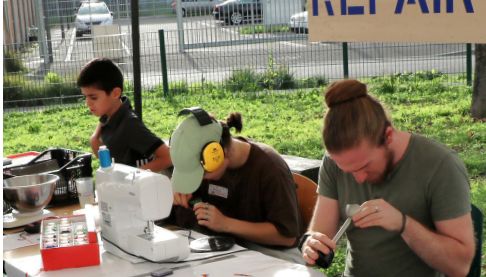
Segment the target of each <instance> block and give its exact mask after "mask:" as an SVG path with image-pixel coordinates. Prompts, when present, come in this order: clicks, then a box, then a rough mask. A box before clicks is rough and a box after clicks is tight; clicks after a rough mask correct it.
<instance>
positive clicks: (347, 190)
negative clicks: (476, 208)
mask: <svg viewBox="0 0 486 277" xmlns="http://www.w3.org/2000/svg"><path fill="white" fill-rule="evenodd" d="M318 192H319V194H321V195H323V196H325V197H329V198H332V199H336V200H338V202H339V211H340V216H341V221H344V220H345V218H346V212H345V208H346V205H347V204H359V205H361V204H363V203H364V202H366V201H368V200H372V199H379V198H382V199H384V200H385V201H387V202H388V203H390V204H391V205H392V206H393V207H395V208H396V209H398V210H399V211H402V212H404V213H405V214H407V215H408V216H410V217H412V218H414V219H415V220H417V221H418V222H420V223H421V224H423V225H424V226H426V227H427V228H430V229H432V230H435V225H434V222H435V221H442V220H447V219H452V218H456V217H459V216H462V215H465V214H467V213H469V212H470V211H471V202H470V184H469V178H468V175H467V172H466V168H465V166H464V163H463V162H462V161H461V159H460V158H459V156H458V155H457V153H456V152H454V151H453V150H451V149H449V148H447V147H446V146H445V145H443V144H441V143H439V142H437V141H435V140H432V139H429V138H426V137H424V136H421V135H417V134H412V136H411V139H410V143H409V146H408V148H407V150H406V152H405V155H404V156H403V158H402V159H401V161H400V162H399V163H398V165H397V166H396V167H395V168H394V170H393V171H392V172H391V173H390V175H389V176H388V178H387V181H386V182H385V183H384V184H383V185H381V186H372V185H369V184H368V183H367V182H365V183H363V184H359V183H358V182H356V179H355V178H354V176H353V174H352V173H347V172H344V171H342V170H341V169H340V168H339V167H338V166H337V164H336V163H335V162H334V161H333V160H332V158H331V156H329V154H328V153H326V154H325V155H324V157H323V159H322V164H321V168H320V172H319V187H318ZM346 236H347V238H348V246H347V255H346V270H345V274H346V275H351V276H354V277H361V276H373V277H379V276H386V277H388V276H394V277H397V276H407V277H409V276H414V277H419V276H437V275H438V272H436V271H435V270H434V269H432V268H431V267H429V266H428V265H427V264H426V263H425V262H423V261H422V260H421V259H420V258H419V257H418V256H417V255H416V254H415V253H414V252H413V251H412V249H411V248H410V247H408V245H407V244H406V243H405V241H404V240H403V239H402V237H401V236H400V235H399V234H398V233H397V232H391V231H387V230H385V229H383V228H381V227H369V228H364V229H361V228H356V227H355V226H354V224H352V223H351V225H350V226H349V228H348V230H347V232H346ZM436 274H437V275H436Z"/></svg>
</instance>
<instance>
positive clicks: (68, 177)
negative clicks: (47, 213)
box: [3, 148, 93, 213]
mask: <svg viewBox="0 0 486 277" xmlns="http://www.w3.org/2000/svg"><path fill="white" fill-rule="evenodd" d="M91 156H92V154H91V153H90V152H81V151H75V150H70V149H63V148H52V149H49V150H46V151H44V152H42V153H40V154H39V155H38V156H37V157H35V158H33V159H32V160H31V161H30V162H28V163H25V164H22V165H16V166H4V167H3V173H6V174H12V175H16V176H22V175H28V174H37V173H49V174H55V175H57V176H59V181H57V182H56V185H55V188H54V193H53V195H52V199H51V201H50V202H49V204H48V205H47V207H52V206H56V205H65V204H75V203H77V202H78V193H77V191H76V183H75V180H76V179H77V178H81V177H93V168H92V167H91ZM4 213H5V203H4Z"/></svg>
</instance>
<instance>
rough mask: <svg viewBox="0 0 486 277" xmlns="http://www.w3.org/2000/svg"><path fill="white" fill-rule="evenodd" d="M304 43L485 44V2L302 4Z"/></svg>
mask: <svg viewBox="0 0 486 277" xmlns="http://www.w3.org/2000/svg"><path fill="white" fill-rule="evenodd" d="M307 8H308V18H309V41H340V42H358V41H362V42H442V43H452V42H456V43H486V0H308V2H307Z"/></svg>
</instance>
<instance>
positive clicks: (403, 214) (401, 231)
mask: <svg viewBox="0 0 486 277" xmlns="http://www.w3.org/2000/svg"><path fill="white" fill-rule="evenodd" d="M402 217H403V222H402V229H400V231H398V234H399V235H401V234H402V233H403V231H405V225H407V215H406V214H405V213H403V212H402Z"/></svg>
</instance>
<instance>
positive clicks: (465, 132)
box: [3, 76, 486, 277]
mask: <svg viewBox="0 0 486 277" xmlns="http://www.w3.org/2000/svg"><path fill="white" fill-rule="evenodd" d="M431 79H432V80H428V78H420V79H417V78H416V79H410V77H407V76H400V77H397V78H395V77H394V78H377V79H371V80H366V82H368V84H369V85H368V88H369V90H370V92H371V93H372V94H373V95H375V96H376V97H378V98H379V99H380V100H381V101H383V102H384V103H385V104H386V107H387V109H388V111H389V113H390V115H391V117H392V119H393V122H394V126H395V127H397V128H398V129H401V130H404V131H410V132H417V133H420V134H422V135H425V136H427V137H430V138H432V139H435V140H438V141H441V142H442V143H444V144H446V145H447V146H449V147H450V148H452V149H454V150H456V151H457V152H458V154H459V155H460V157H461V158H462V159H463V161H464V163H465V164H466V167H467V170H468V173H469V177H470V180H471V201H472V202H473V203H474V204H475V205H477V206H478V207H479V208H480V209H481V210H482V211H483V212H486V201H485V199H486V177H485V174H486V119H481V120H475V119H472V118H470V116H469V109H470V105H471V94H472V89H471V88H470V87H466V86H462V85H454V86H449V85H445V84H444V83H443V82H441V80H440V78H431ZM160 95H161V93H160V91H154V92H151V93H144V94H143V97H144V101H143V105H142V106H143V120H144V122H145V123H146V125H147V126H148V127H149V128H150V129H151V130H152V131H153V132H154V133H155V134H157V135H158V136H160V137H161V138H165V139H168V138H169V137H170V135H171V133H172V131H173V130H174V129H175V127H176V126H177V125H178V123H179V122H180V121H181V120H182V118H178V117H177V113H178V112H179V111H180V110H181V109H183V108H186V107H191V106H200V107H203V108H204V109H206V110H207V111H210V112H212V113H213V114H215V115H216V116H217V118H219V119H225V117H226V115H227V114H228V113H229V112H231V111H238V112H240V113H241V114H242V116H243V120H244V122H243V131H242V135H243V136H247V137H251V138H253V139H255V140H257V141H261V142H264V143H267V144H269V145H271V146H272V147H274V148H275V149H276V150H277V151H279V152H280V153H281V154H286V155H295V156H300V157H306V158H313V159H321V158H322V155H323V154H324V150H325V149H324V147H323V143H322V138H321V133H320V132H321V128H322V123H323V117H324V115H325V112H326V109H327V108H326V107H325V105H324V104H323V103H324V102H323V96H322V88H319V89H310V90H297V91H292V92H285V91H284V92H281V93H271V92H268V91H261V92H245V93H239V92H227V91H225V90H224V89H222V88H219V87H213V86H211V87H209V88H208V87H206V88H202V87H198V88H192V89H191V88H189V89H186V90H184V92H183V93H182V94H179V95H173V96H170V97H169V98H167V99H162V98H160V97H159V96H160ZM97 123H98V119H97V118H95V117H94V116H92V115H91V114H90V112H89V111H88V109H87V108H86V107H85V106H79V107H75V108H65V109H64V108H56V109H51V110H47V111H44V112H34V113H24V114H21V113H13V114H4V116H3V124H4V125H3V147H4V148H3V155H4V156H6V155H10V154H14V153H21V152H26V151H43V150H46V149H48V148H49V147H62V148H69V149H73V150H79V151H91V149H90V146H89V137H90V136H91V134H92V132H93V130H94V128H95V126H96V125H97ZM98 166H99V162H98V160H97V159H94V160H93V168H94V169H96V168H98ZM485 230H486V224H485ZM485 236H486V235H485ZM482 251H483V255H484V253H486V243H484V242H483V247H482ZM335 259H336V261H338V262H336V263H334V264H333V266H332V267H331V268H330V269H328V270H326V271H325V272H326V274H327V275H328V276H334V274H335V273H336V272H342V270H343V269H344V251H343V250H342V249H341V250H339V251H338V254H337V257H336V258H335ZM485 263H486V262H485V261H484V260H483V265H484V264H485ZM484 271H485V270H484V269H483V274H482V276H483V277H485V276H486V274H485V273H484Z"/></svg>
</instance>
